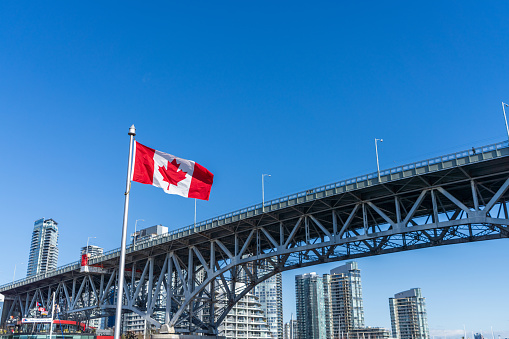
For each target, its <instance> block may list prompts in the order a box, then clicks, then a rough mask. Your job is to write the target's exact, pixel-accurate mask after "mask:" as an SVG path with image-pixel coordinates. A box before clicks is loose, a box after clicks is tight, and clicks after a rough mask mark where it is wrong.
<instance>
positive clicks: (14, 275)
mask: <svg viewBox="0 0 509 339" xmlns="http://www.w3.org/2000/svg"><path fill="white" fill-rule="evenodd" d="M16 265H18V264H14V274H13V275H12V282H14V279H15V278H16ZM19 265H23V263H19Z"/></svg>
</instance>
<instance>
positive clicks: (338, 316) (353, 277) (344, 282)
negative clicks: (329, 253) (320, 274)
mask: <svg viewBox="0 0 509 339" xmlns="http://www.w3.org/2000/svg"><path fill="white" fill-rule="evenodd" d="M330 295H331V297H330V298H331V300H330V305H331V310H330V312H331V319H332V333H333V336H332V337H330V338H340V337H346V336H347V334H348V333H349V332H352V330H353V329H358V328H363V327H364V307H363V302H362V286H361V271H360V270H359V268H358V266H357V263H356V262H354V261H352V262H349V263H346V264H345V265H342V266H339V267H336V268H334V269H332V270H331V271H330ZM348 336H350V335H348Z"/></svg>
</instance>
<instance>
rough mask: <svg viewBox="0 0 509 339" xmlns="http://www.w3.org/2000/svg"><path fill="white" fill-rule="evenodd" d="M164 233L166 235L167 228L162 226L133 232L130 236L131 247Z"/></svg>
mask: <svg viewBox="0 0 509 339" xmlns="http://www.w3.org/2000/svg"><path fill="white" fill-rule="evenodd" d="M165 233H168V227H166V226H163V225H155V226H151V227H147V228H144V229H141V230H139V231H136V232H134V233H133V234H131V240H132V243H133V245H136V244H137V243H138V242H141V241H144V240H148V239H151V238H154V237H157V236H158V235H161V234H165Z"/></svg>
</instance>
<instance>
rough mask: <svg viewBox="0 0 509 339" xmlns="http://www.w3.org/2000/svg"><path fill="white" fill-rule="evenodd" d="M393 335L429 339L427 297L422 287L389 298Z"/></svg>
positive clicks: (406, 338)
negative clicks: (423, 293) (422, 292)
mask: <svg viewBox="0 0 509 339" xmlns="http://www.w3.org/2000/svg"><path fill="white" fill-rule="evenodd" d="M389 307H390V311H391V325H392V336H393V337H396V338H398V339H429V338H430V336H429V329H428V317H427V314H426V303H425V298H424V297H423V296H422V294H421V289H420V288H412V289H410V290H408V291H403V292H400V293H396V294H395V295H394V298H389Z"/></svg>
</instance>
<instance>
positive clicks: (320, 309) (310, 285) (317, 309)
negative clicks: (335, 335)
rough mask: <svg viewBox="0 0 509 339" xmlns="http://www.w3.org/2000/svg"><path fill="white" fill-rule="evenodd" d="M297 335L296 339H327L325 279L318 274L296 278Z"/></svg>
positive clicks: (307, 274)
mask: <svg viewBox="0 0 509 339" xmlns="http://www.w3.org/2000/svg"><path fill="white" fill-rule="evenodd" d="M295 291H296V308H297V333H296V334H294V337H295V339H326V338H327V332H326V326H325V302H324V293H323V279H322V277H320V276H319V275H317V274H316V273H314V272H313V273H306V274H301V275H297V276H295Z"/></svg>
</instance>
